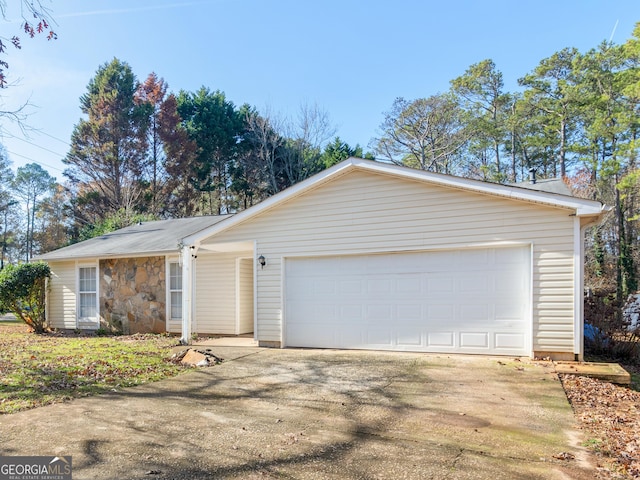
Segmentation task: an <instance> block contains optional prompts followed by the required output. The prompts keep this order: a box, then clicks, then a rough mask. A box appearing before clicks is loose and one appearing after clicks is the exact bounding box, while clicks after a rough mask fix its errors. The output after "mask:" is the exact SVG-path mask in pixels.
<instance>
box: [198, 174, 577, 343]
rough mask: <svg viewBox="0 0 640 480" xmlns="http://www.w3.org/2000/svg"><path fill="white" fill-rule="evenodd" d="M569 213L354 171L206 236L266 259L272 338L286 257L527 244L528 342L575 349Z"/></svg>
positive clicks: (261, 281) (264, 323) (262, 305)
mask: <svg viewBox="0 0 640 480" xmlns="http://www.w3.org/2000/svg"><path fill="white" fill-rule="evenodd" d="M572 213H574V212H573V211H571V210H570V209H563V208H556V207H549V206H546V205H542V204H533V203H528V202H524V201H519V200H514V199H507V198H501V197H496V196H491V195H485V194H480V193H474V192H469V191H467V190H462V189H454V188H448V187H441V186H437V185H433V184H429V183H426V182H421V181H411V180H407V179H401V178H396V177H393V176H391V175H383V174H377V173H371V172H366V171H362V170H355V171H350V172H348V173H346V174H344V175H342V176H341V177H339V178H338V177H333V178H332V179H331V181H329V182H326V183H323V182H319V183H318V184H317V185H316V187H315V188H314V189H313V190H311V191H307V192H305V193H304V194H301V195H299V196H297V197H292V198H291V199H289V200H288V201H287V203H284V204H278V205H277V206H276V207H274V208H272V209H271V210H266V211H264V212H262V213H261V214H260V215H258V216H254V217H251V218H250V219H249V220H248V221H245V222H243V223H240V224H238V225H235V226H234V227H232V228H230V229H229V230H227V231H223V232H220V233H219V234H217V235H215V236H214V237H213V238H212V239H211V242H212V243H213V242H216V243H217V242H229V241H246V240H255V242H256V255H258V254H261V255H264V256H265V258H266V260H267V266H266V267H265V268H264V269H258V270H257V274H256V275H257V277H256V281H257V285H256V291H257V295H258V302H257V304H258V311H257V318H258V340H261V341H275V342H279V341H282V315H283V313H282V308H283V304H282V302H283V300H282V299H283V293H282V284H283V274H282V262H281V259H282V258H283V257H295V256H308V255H314V256H322V255H337V254H366V253H379V252H402V251H427V250H431V249H456V248H468V247H472V246H476V247H482V246H491V245H502V244H504V245H506V244H509V243H520V244H521V243H531V244H533V247H532V250H533V252H532V269H533V279H532V280H533V282H532V291H533V301H532V304H533V306H532V310H533V312H532V313H533V339H532V340H533V349H534V350H535V351H554V352H573V325H574V322H573V309H574V298H573V288H572V286H573V284H572V278H573V267H574V266H573V233H574V232H573V216H571V215H572ZM205 243H206V242H205ZM199 261H200V259H198V262H199ZM558 282H559V283H558Z"/></svg>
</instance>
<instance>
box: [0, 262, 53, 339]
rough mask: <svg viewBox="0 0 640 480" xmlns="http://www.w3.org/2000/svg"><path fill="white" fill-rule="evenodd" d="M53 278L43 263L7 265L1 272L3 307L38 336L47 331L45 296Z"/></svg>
mask: <svg viewBox="0 0 640 480" xmlns="http://www.w3.org/2000/svg"><path fill="white" fill-rule="evenodd" d="M50 276H51V270H50V268H49V265H47V264H46V263H44V262H35V263H22V264H20V265H8V266H6V267H5V268H4V270H2V271H0V305H3V306H4V308H6V309H7V310H9V311H11V312H13V313H14V314H15V315H16V316H17V317H18V318H19V319H21V320H22V321H23V322H24V323H26V324H27V325H29V326H30V327H31V328H32V329H33V331H34V332H36V333H42V332H44V331H45V328H46V323H47V316H46V312H45V297H46V285H47V279H48V278H49V277H50Z"/></svg>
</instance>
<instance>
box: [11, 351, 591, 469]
mask: <svg viewBox="0 0 640 480" xmlns="http://www.w3.org/2000/svg"><path fill="white" fill-rule="evenodd" d="M214 353H216V354H217V355H219V356H221V357H223V358H225V362H224V363H223V364H221V365H218V366H215V367H209V368H207V369H200V370H196V371H194V372H191V373H188V374H185V375H182V376H179V377H177V378H173V379H170V380H166V381H162V382H158V383H154V384H150V385H145V386H141V387H137V388H130V389H124V390H121V391H118V392H114V393H113V394H110V395H107V396H101V397H91V398H84V399H79V400H75V401H72V402H69V403H64V404H57V405H51V406H48V407H43V408H39V409H35V410H31V411H26V412H21V413H18V414H13V415H5V416H2V417H0V440H1V441H0V449H1V453H2V454H3V455H72V456H73V478H74V479H76V480H79V479H110V480H112V479H210V478H215V479H218V478H220V479H253V478H255V479H258V478H260V479H263V478H279V479H280V478H287V479H292V478H296V479H298V478H301V479H378V478H379V479H383V478H384V479H389V478H393V479H399V478H408V479H437V480H444V479H467V478H469V479H491V480H499V479H509V480H513V479H582V478H585V479H586V478H593V477H594V473H593V470H592V469H591V468H590V467H589V465H588V463H586V460H585V458H586V454H585V452H584V451H583V450H582V449H581V448H579V447H577V446H576V445H577V443H578V442H579V441H580V437H579V435H578V433H577V432H576V431H575V430H574V419H573V414H572V411H571V408H570V406H569V404H568V403H567V400H566V397H565V396H564V393H563V390H562V387H561V385H560V383H559V381H558V380H557V378H556V376H555V374H554V373H553V367H552V366H550V365H549V364H545V363H536V362H533V361H522V362H520V361H514V360H513V359H511V358H488V357H476V356H443V355H441V356H434V355H426V354H402V353H385V352H354V351H335V350H276V349H260V348H257V347H254V348H251V347H245V348H236V347H215V348H214ZM565 452H569V453H571V454H573V455H575V456H576V459H574V460H561V459H558V458H554V456H559V457H562V456H563V455H561V454H563V453H565ZM581 459H582V460H581Z"/></svg>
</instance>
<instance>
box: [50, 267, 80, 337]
mask: <svg viewBox="0 0 640 480" xmlns="http://www.w3.org/2000/svg"><path fill="white" fill-rule="evenodd" d="M50 267H51V279H50V280H49V289H48V292H47V321H48V322H49V325H50V326H52V327H54V328H68V329H74V328H76V264H75V262H51V263H50Z"/></svg>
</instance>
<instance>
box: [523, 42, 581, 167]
mask: <svg viewBox="0 0 640 480" xmlns="http://www.w3.org/2000/svg"><path fill="white" fill-rule="evenodd" d="M579 61H580V54H579V52H578V50H576V49H575V48H565V49H563V50H561V51H560V52H557V53H554V54H553V55H552V56H551V57H549V58H545V59H544V60H542V61H541V62H540V64H539V65H538V66H537V67H536V68H535V69H534V70H533V72H532V73H529V74H527V75H525V76H524V77H522V78H521V79H519V80H518V83H519V84H520V85H522V86H524V87H527V90H526V91H525V93H524V101H525V102H527V103H528V104H530V105H531V106H532V107H533V108H534V109H536V110H539V111H540V112H541V113H543V116H541V117H538V119H539V120H541V121H543V122H544V124H545V127H547V128H548V129H549V130H551V131H552V132H553V133H554V137H555V141H554V143H553V144H552V148H553V150H554V151H555V152H557V154H556V159H555V164H557V165H559V167H560V176H561V177H565V176H566V175H567V167H566V164H567V151H568V149H569V140H570V139H571V137H572V135H573V132H574V131H575V129H576V128H577V117H578V109H579V107H580V103H581V100H580V95H579V91H578V88H577V85H578V83H579V77H578V75H577V73H578V72H577V70H576V68H575V64H576V62H579ZM555 164H554V165H555ZM554 170H555V169H554Z"/></svg>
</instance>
